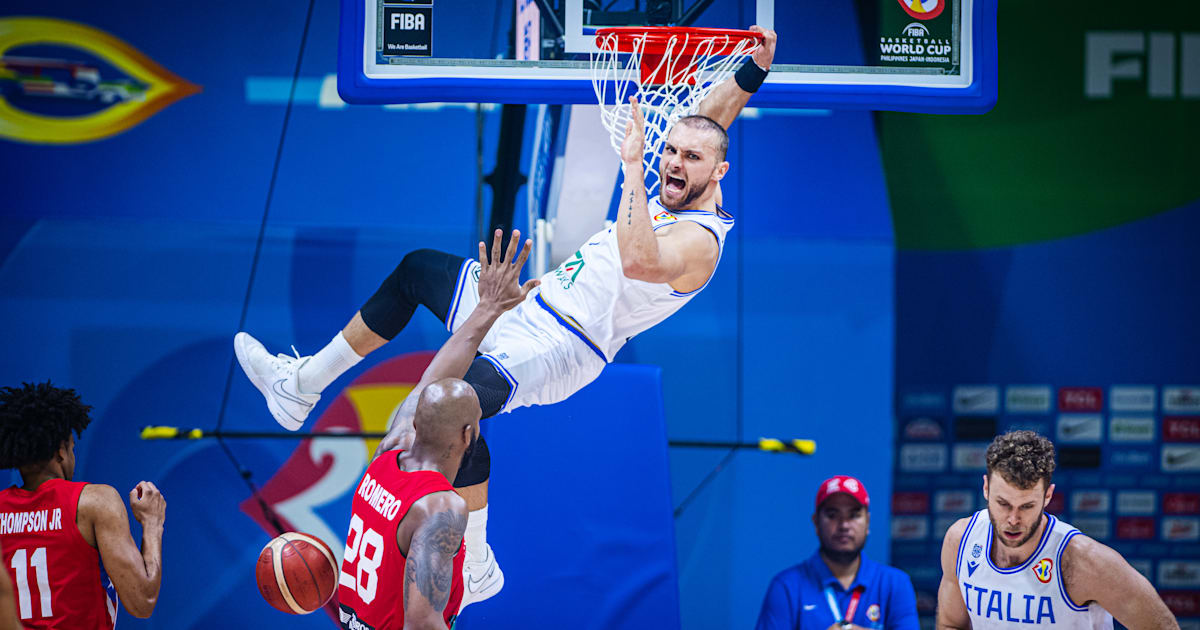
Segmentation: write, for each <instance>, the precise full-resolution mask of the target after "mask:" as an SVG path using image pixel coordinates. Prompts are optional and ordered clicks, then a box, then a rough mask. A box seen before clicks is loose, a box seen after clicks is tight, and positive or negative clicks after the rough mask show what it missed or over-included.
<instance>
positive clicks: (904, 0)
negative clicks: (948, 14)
mask: <svg viewBox="0 0 1200 630" xmlns="http://www.w3.org/2000/svg"><path fill="white" fill-rule="evenodd" d="M896 1H897V2H899V3H900V6H901V7H904V12H905V13H907V14H909V15H911V16H913V17H915V18H917V19H918V20H932V19H933V18H935V17H937V16H939V15H941V14H942V9H945V8H946V2H947V0H896Z"/></svg>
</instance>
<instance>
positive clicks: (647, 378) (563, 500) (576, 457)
mask: <svg viewBox="0 0 1200 630" xmlns="http://www.w3.org/2000/svg"><path fill="white" fill-rule="evenodd" d="M484 425H485V428H484V432H485V435H486V436H487V440H488V445H489V447H490V449H491V453H492V477H491V483H490V492H491V502H490V506H489V508H488V511H489V518H488V542H489V543H491V545H492V549H493V550H494V551H495V554H496V558H497V559H498V561H499V563H500V567H501V568H502V569H503V571H504V579H505V586H504V589H503V590H502V591H501V592H500V593H499V594H498V595H497V596H495V597H493V598H492V599H489V600H487V601H484V602H481V603H479V604H476V605H473V606H470V607H468V608H467V609H466V610H464V611H463V614H462V617H460V619H459V623H458V628H459V629H460V630H475V629H477V628H488V629H489V630H495V629H504V628H512V629H518V628H520V629H525V628H573V629H575V630H589V629H592V630H621V629H629V630H634V629H643V628H656V629H659V630H663V629H666V630H670V629H674V628H679V627H680V621H679V587H678V575H677V569H676V562H675V524H674V518H673V517H672V514H671V497H670V481H669V474H668V472H669V471H668V463H667V436H666V425H665V422H664V416H663V403H662V387H661V377H660V370H659V368H657V367H651V366H645V365H630V364H613V365H610V366H609V367H608V368H607V369H606V370H605V371H604V373H603V374H601V375H600V378H598V379H597V380H596V381H595V382H594V383H592V384H591V385H589V386H588V387H586V388H584V389H583V390H582V391H580V392H579V393H577V394H576V395H575V396H573V397H571V398H570V399H569V400H566V401H564V402H561V403H558V404H556V405H550V406H546V407H532V408H526V409H519V410H517V411H515V412H513V413H511V414H504V415H500V416H497V417H494V418H491V419H488V420H485V421H484Z"/></svg>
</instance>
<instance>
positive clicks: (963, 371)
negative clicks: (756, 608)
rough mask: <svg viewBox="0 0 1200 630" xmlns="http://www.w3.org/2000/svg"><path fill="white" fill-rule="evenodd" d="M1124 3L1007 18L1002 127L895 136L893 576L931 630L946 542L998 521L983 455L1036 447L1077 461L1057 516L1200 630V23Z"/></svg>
mask: <svg viewBox="0 0 1200 630" xmlns="http://www.w3.org/2000/svg"><path fill="white" fill-rule="evenodd" d="M1121 7H1122V5H1119V4H1118V3H1116V2H1099V3H1092V4H1091V5H1089V10H1088V11H1085V12H1080V11H1079V10H1078V9H1077V7H1075V6H1072V5H1070V4H1069V3H1062V4H1054V5H1044V6H1043V7H1042V8H1044V9H1045V10H1041V11H1039V12H1038V16H1037V19H1030V14H1029V12H1028V11H1027V7H1024V6H1022V5H1020V4H1018V3H1002V4H1001V7H1000V10H999V15H998V29H999V31H1000V33H1001V42H1000V75H999V77H1000V97H999V101H998V102H997V105H996V107H995V109H994V110H993V111H992V112H991V113H989V114H988V115H987V116H982V117H963V118H948V117H929V116H914V115H905V114H884V115H881V116H880V137H881V148H882V152H883V156H884V164H885V168H886V171H887V173H888V180H889V197H890V200H891V203H892V208H893V212H894V217H895V229H896V241H897V249H898V255H897V266H896V330H897V333H896V339H897V343H896V388H897V400H896V405H897V418H898V428H897V433H898V439H897V447H898V453H897V457H896V464H897V465H896V477H895V485H896V490H897V492H896V494H895V495H894V497H893V509H894V512H895V515H894V516H893V524H894V525H895V527H894V528H893V532H892V533H893V547H892V560H893V562H894V563H895V564H896V565H897V566H899V567H901V568H903V569H905V570H906V571H908V572H909V574H910V575H911V576H912V577H913V581H914V585H915V586H916V589H917V592H918V606H919V608H920V609H921V612H922V614H923V616H924V617H925V619H926V621H927V622H931V621H932V614H933V612H934V610H933V605H934V602H935V600H936V593H937V587H938V581H939V578H940V569H939V567H938V566H937V563H936V552H937V550H938V549H939V547H940V541H941V539H942V536H943V534H944V532H945V530H946V528H947V527H949V526H950V524H951V523H953V522H954V520H955V519H957V518H959V517H962V516H964V515H966V514H968V513H970V512H972V511H974V510H977V509H980V508H982V507H984V500H983V497H982V492H981V479H980V477H981V473H982V472H983V471H984V470H985V460H984V459H983V456H984V452H985V451H984V449H985V448H986V446H987V444H988V442H989V441H990V440H991V436H992V435H993V434H994V433H996V432H1000V431H1007V430H1011V429H1029V430H1034V431H1038V432H1040V433H1042V434H1043V435H1046V436H1047V437H1049V438H1050V439H1051V440H1052V441H1054V442H1055V445H1056V448H1057V450H1058V469H1057V471H1056V473H1055V478H1054V482H1055V484H1056V491H1055V497H1054V498H1053V499H1052V501H1051V503H1050V506H1049V507H1048V508H1047V509H1048V511H1050V512H1052V513H1055V514H1057V515H1059V516H1060V517H1062V518H1063V520H1065V521H1067V522H1069V523H1071V524H1072V525H1074V526H1076V527H1078V528H1079V529H1080V530H1081V531H1083V532H1084V533H1085V534H1087V535H1089V536H1091V537H1093V538H1095V539H1097V540H1099V541H1101V542H1103V543H1105V544H1107V545H1110V546H1111V547H1113V548H1114V549H1116V550H1117V551H1118V552H1119V553H1121V554H1122V556H1124V557H1125V558H1126V559H1127V560H1128V561H1129V562H1130V564H1131V565H1132V566H1133V567H1134V568H1136V569H1137V570H1138V571H1140V572H1141V573H1143V574H1144V575H1145V576H1146V577H1147V578H1148V579H1149V580H1150V581H1151V582H1152V583H1153V584H1154V585H1155V586H1156V587H1157V589H1158V591H1159V593H1160V594H1161V596H1162V597H1163V599H1164V601H1165V602H1166V603H1167V605H1168V606H1169V607H1170V608H1171V609H1172V610H1173V611H1174V612H1175V614H1176V615H1177V617H1178V618H1179V621H1180V623H1181V625H1182V626H1183V627H1196V626H1197V624H1200V362H1197V360H1196V352H1195V351H1196V348H1197V347H1200V332H1198V329H1197V327H1196V318H1195V316H1194V313H1195V312H1196V309H1197V306H1198V305H1200V303H1198V302H1197V293H1196V291H1195V287H1196V286H1198V283H1200V250H1198V249H1197V247H1196V237H1197V235H1198V234H1200V203H1198V200H1200V180H1198V179H1197V177H1196V169H1195V158H1194V155H1195V148H1196V146H1197V144H1198V143H1200V126H1197V125H1196V124H1195V121H1196V120H1197V115H1198V114H1200V100H1198V99H1197V96H1200V94H1198V93H1197V92H1198V90H1197V88H1196V87H1195V86H1193V85H1192V84H1191V82H1190V79H1187V77H1191V76H1195V73H1196V72H1197V70H1198V67H1200V59H1197V57H1196V56H1195V55H1194V54H1190V53H1185V52H1184V51H1185V50H1194V48H1191V46H1192V45H1194V44H1190V43H1189V44H1187V46H1188V48H1186V49H1185V45H1184V44H1183V43H1182V42H1187V41H1191V42H1194V41H1195V39H1194V38H1195V37H1196V36H1195V32H1196V31H1197V29H1200V11H1198V10H1197V7H1196V5H1194V4H1190V3H1168V4H1166V5H1164V6H1163V7H1162V8H1163V10H1162V11H1156V12H1151V13H1146V14H1138V13H1130V12H1125V11H1122V10H1121ZM1116 38H1124V39H1126V41H1128V42H1131V44H1130V45H1127V46H1125V47H1116V48H1115V49H1114V48H1112V47H1111V45H1112V43H1113V42H1114V41H1116ZM1118 68H1120V69H1123V71H1121V72H1118V71H1117V69H1118ZM1164 68H1165V70H1164ZM1097 86H1098V87H1097Z"/></svg>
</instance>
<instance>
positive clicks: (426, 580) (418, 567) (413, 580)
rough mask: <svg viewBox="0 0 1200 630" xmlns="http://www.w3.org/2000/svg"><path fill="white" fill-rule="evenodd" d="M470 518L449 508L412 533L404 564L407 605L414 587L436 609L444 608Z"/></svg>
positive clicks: (406, 605)
mask: <svg viewBox="0 0 1200 630" xmlns="http://www.w3.org/2000/svg"><path fill="white" fill-rule="evenodd" d="M466 528H467V518H466V517H465V516H464V515H462V514H459V513H457V512H454V511H452V510H446V511H444V512H438V513H437V514H434V515H433V516H431V517H430V518H429V520H428V521H427V522H426V523H424V524H423V525H421V527H420V528H418V529H417V531H416V532H415V533H414V534H413V539H412V545H411V546H410V547H409V550H408V560H407V562H406V564H405V567H404V606H405V608H407V607H408V602H409V595H410V594H411V593H412V591H413V589H417V590H419V591H420V592H421V595H422V596H424V597H425V600H426V601H428V602H429V604H430V605H431V606H433V607H434V608H435V609H437V610H445V608H446V602H447V601H448V600H449V599H450V585H451V583H452V582H453V573H454V554H455V552H457V551H458V550H459V547H460V546H461V545H462V538H463V531H464V530H466Z"/></svg>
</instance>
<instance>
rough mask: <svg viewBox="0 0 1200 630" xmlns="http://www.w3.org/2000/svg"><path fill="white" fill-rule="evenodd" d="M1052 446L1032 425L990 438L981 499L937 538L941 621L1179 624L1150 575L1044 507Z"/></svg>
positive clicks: (978, 627) (1068, 629)
mask: <svg viewBox="0 0 1200 630" xmlns="http://www.w3.org/2000/svg"><path fill="white" fill-rule="evenodd" d="M1053 472H1054V445H1053V444H1051V443H1050V440H1047V439H1046V438H1044V437H1042V436H1040V435H1038V434H1036V433H1033V432H1032V431H1014V432H1011V433H1006V434H1004V435H1001V436H998V437H997V438H996V439H995V440H993V441H992V443H991V445H990V446H988V450H987V474H985V475H984V477H983V494H984V497H985V498H986V499H987V508H986V509H983V510H980V511H978V512H976V513H975V514H974V515H972V516H970V517H968V518H964V519H961V520H959V521H958V522H957V523H955V524H954V525H953V526H951V527H950V529H949V531H947V532H946V538H945V540H944V541H943V543H942V584H941V588H940V589H939V590H938V611H937V627H938V628H939V629H942V628H973V629H974V630H987V629H996V630H1000V629H1003V628H1008V629H1011V628H1021V627H1030V626H1040V627H1050V628H1059V629H1062V630H1091V629H1100V628H1104V629H1110V628H1112V627H1113V618H1114V617H1116V619H1117V621H1120V622H1121V623H1122V624H1124V625H1125V627H1127V628H1130V629H1131V630H1141V629H1147V630H1149V629H1151V628H1154V629H1170V628H1175V629H1177V628H1179V624H1178V622H1176V621H1175V617H1174V616H1172V615H1171V611H1170V610H1168V609H1167V606H1166V604H1164V603H1163V601H1162V599H1161V598H1159V596H1158V593H1156V592H1155V590H1154V587H1153V586H1152V585H1151V584H1150V582H1149V581H1148V580H1147V579H1146V578H1145V577H1143V576H1142V574H1140V573H1138V572H1137V571H1136V570H1135V569H1134V568H1133V567H1132V566H1130V565H1129V563H1128V562H1126V561H1125V559H1124V558H1122V557H1121V556H1120V555H1119V554H1118V553H1117V552H1116V551H1113V550H1112V549H1111V548H1109V547H1108V546H1106V545H1103V544H1101V543H1099V542H1096V541H1095V540H1093V539H1091V538H1089V537H1087V536H1085V535H1083V534H1082V533H1080V532H1079V530H1078V529H1075V528H1074V527H1071V526H1070V525H1068V524H1066V523H1064V522H1062V521H1060V520H1058V519H1057V518H1055V517H1054V516H1052V515H1050V514H1046V513H1045V508H1046V505H1047V504H1048V503H1049V502H1050V498H1051V497H1052V496H1053V494H1054V484H1052V483H1050V478H1051V474H1052V473H1053Z"/></svg>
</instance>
